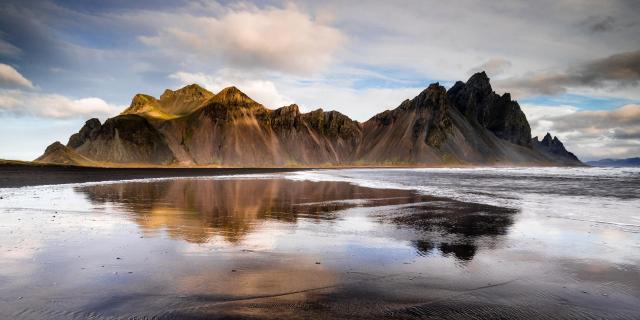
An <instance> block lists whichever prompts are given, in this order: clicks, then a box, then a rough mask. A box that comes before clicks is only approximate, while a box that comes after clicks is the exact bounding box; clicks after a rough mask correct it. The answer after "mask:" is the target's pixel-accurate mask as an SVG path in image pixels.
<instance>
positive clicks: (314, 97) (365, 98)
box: [282, 83, 424, 121]
mask: <svg viewBox="0 0 640 320" xmlns="http://www.w3.org/2000/svg"><path fill="white" fill-rule="evenodd" d="M422 90H424V88H360V89H357V88H352V87H345V86H340V85H332V84H321V83H312V84H309V85H304V86H303V85H299V84H296V85H291V86H283V89H282V91H283V92H286V93H287V95H289V96H291V97H292V98H293V99H294V100H295V102H296V103H297V104H299V105H300V106H301V108H302V110H303V111H311V110H314V109H317V108H322V109H324V110H325V111H328V110H336V111H339V112H341V113H343V114H345V115H347V116H349V117H351V118H352V119H354V120H358V121H366V120H368V119H369V118H371V117H373V116H374V115H376V114H377V113H380V112H382V111H385V110H387V109H395V108H396V107H398V106H399V105H400V103H401V102H402V101H404V100H406V99H411V98H413V97H415V96H417V95H418V94H419V93H420V92H421V91H422Z"/></svg>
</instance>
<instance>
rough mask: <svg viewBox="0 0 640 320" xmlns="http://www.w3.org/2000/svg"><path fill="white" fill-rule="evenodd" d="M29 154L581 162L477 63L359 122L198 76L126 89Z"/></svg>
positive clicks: (208, 160)
mask: <svg viewBox="0 0 640 320" xmlns="http://www.w3.org/2000/svg"><path fill="white" fill-rule="evenodd" d="M36 161H37V162H43V163H58V164H73V165H87V166H137V165H142V166H146V165H154V166H229V167H279V166H315V167H324V166H457V165H540V166H543V165H563V166H565V165H566V166H574V165H583V164H582V162H580V160H579V159H578V158H577V157H576V156H575V155H573V154H572V153H570V152H568V151H567V150H566V149H565V147H564V146H563V144H562V142H560V140H558V138H557V137H556V138H552V137H551V135H550V134H547V135H546V136H545V137H544V138H543V139H542V140H538V138H537V137H535V138H531V129H530V126H529V123H528V121H527V118H526V116H525V114H524V113H523V112H522V110H521V109H520V106H519V105H518V103H517V102H516V101H513V100H512V99H511V96H510V94H509V93H505V94H503V95H498V94H496V93H495V92H494V91H493V89H492V88H491V85H490V81H489V78H488V77H487V75H486V73H484V72H480V73H476V74H474V75H473V76H471V78H470V79H468V81H467V82H461V81H458V82H457V83H455V85H454V86H453V87H451V88H450V89H449V90H446V89H445V88H444V87H443V86H441V85H439V84H438V83H434V84H431V85H429V87H427V88H426V89H425V90H424V91H422V92H420V93H419V94H418V95H417V96H416V97H414V98H413V99H410V100H405V101H403V102H402V103H400V105H399V106H398V107H397V108H395V109H393V110H387V111H384V112H382V113H379V114H377V115H375V116H373V117H372V118H371V119H369V120H367V121H365V122H362V123H361V122H358V121H354V120H352V119H350V118H349V117H347V116H346V115H344V114H342V113H340V112H337V111H324V110H322V109H317V110H314V111H311V112H307V113H302V112H300V109H299V107H298V106H297V105H295V104H292V105H289V106H285V107H281V108H278V109H275V110H272V109H268V108H266V107H265V106H263V105H261V104H259V103H257V102H256V101H254V100H252V99H251V98H249V97H248V96H247V95H246V94H244V93H243V92H241V91H240V90H238V89H237V88H235V87H229V88H225V89H223V90H222V91H220V92H218V93H217V94H214V93H212V92H209V91H207V90H206V89H204V88H202V87H200V86H199V85H197V84H192V85H188V86H185V87H183V88H181V89H178V90H175V91H172V90H166V91H165V92H164V93H163V94H162V95H161V96H160V97H159V98H155V97H152V96H150V95H145V94H137V95H135V96H134V97H133V100H132V101H131V105H130V106H129V107H128V108H127V109H126V110H124V111H123V112H122V113H121V114H120V115H118V116H115V117H113V118H110V119H107V120H106V121H105V122H104V123H101V122H100V121H99V120H98V119H90V120H88V121H87V122H86V123H85V125H84V126H83V127H82V128H81V129H80V131H79V132H78V133H76V134H73V135H72V136H71V137H70V138H69V141H68V142H67V144H66V145H63V144H62V143H60V142H55V143H53V144H52V145H50V146H49V147H47V149H46V150H45V152H44V154H43V155H42V156H40V157H39V158H38V159H36Z"/></svg>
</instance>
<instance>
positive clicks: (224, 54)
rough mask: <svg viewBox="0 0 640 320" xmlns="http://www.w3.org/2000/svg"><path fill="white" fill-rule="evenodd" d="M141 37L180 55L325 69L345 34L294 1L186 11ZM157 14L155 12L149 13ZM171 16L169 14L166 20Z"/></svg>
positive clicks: (244, 65) (239, 64) (300, 70)
mask: <svg viewBox="0 0 640 320" xmlns="http://www.w3.org/2000/svg"><path fill="white" fill-rule="evenodd" d="M174 18H177V19H179V20H178V21H180V23H179V24H177V23H169V25H165V26H164V27H163V28H162V31H161V32H160V33H158V34H157V35H153V36H141V37H139V39H140V41H141V42H142V43H144V44H147V45H149V46H153V47H157V48H158V49H160V50H167V51H170V52H172V53H173V54H174V55H183V56H184V57H185V60H186V59H188V57H195V58H196V59H199V60H201V61H204V62H215V63H219V60H220V59H222V60H223V61H224V62H225V64H226V65H227V66H233V67H236V68H240V69H267V70H276V71H284V72H291V73H297V74H308V73H311V72H315V71H319V70H322V69H323V68H324V67H325V66H327V65H328V64H329V62H330V61H331V59H332V55H333V53H334V52H335V51H336V50H337V49H338V48H339V47H340V46H341V45H342V44H343V43H344V41H345V37H344V35H343V34H342V33H341V32H340V31H339V30H337V29H335V28H333V27H331V26H329V25H328V24H326V23H325V21H322V20H321V19H314V18H313V17H312V16H310V15H308V14H306V13H303V12H301V11H300V10H298V8H297V7H295V6H293V5H289V6H287V7H285V8H284V9H279V8H273V7H271V8H266V9H259V8H255V7H251V6H242V7H241V8H240V9H228V11H226V12H225V14H223V15H222V16H221V17H213V16H198V15H191V14H184V13H183V14H181V16H176V17H174ZM146 19H153V17H146ZM165 21H167V20H165Z"/></svg>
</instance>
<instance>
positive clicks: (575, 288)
mask: <svg viewBox="0 0 640 320" xmlns="http://www.w3.org/2000/svg"><path fill="white" fill-rule="evenodd" d="M545 170H547V169H545ZM549 170H551V169H549ZM554 170H555V171H554ZM483 172H484V173H483ZM545 172H547V171H544V170H543V171H541V172H538V173H536V174H535V175H528V176H525V177H523V176H516V178H513V179H512V178H510V177H511V176H512V175H505V174H502V173H501V169H483V170H480V171H471V173H467V172H466V171H465V172H458V171H455V170H454V171H452V172H451V173H446V172H445V173H442V172H440V171H437V170H436V172H435V173H434V172H432V171H428V170H409V169H406V170H384V169H380V170H368V171H367V170H332V171H309V172H303V173H298V174H295V175H280V174H273V175H265V176H246V177H245V178H235V177H225V178H211V179H204V178H202V179H200V178H196V179H182V178H177V179H165V180H149V181H123V182H116V183H96V184H84V185H82V184H80V185H59V186H46V187H33V188H31V187H30V188H19V189H11V190H7V189H5V190H0V213H1V214H0V228H2V229H1V230H2V231H3V232H0V318H1V319H5V318H6V319H86V318H95V319H130V318H140V319H147V318H149V319H151V318H153V319H211V318H222V319H229V318H235V319H238V318H241V319H246V318H250V319H251V318H260V319H262V318H268V319H282V318H298V319H326V318H339V319H343V318H350V319H351V318H356V319H358V318H359V319H381V318H399V319H412V318H443V319H461V318H462V319H464V318H508V319H531V318H544V319H551V318H619V319H636V318H637V315H638V314H640V307H639V306H640V300H639V298H638V297H640V295H638V293H639V292H640V291H639V290H640V269H639V268H638V266H639V265H640V256H639V255H638V250H636V249H637V248H638V245H639V244H640V236H639V235H640V233H638V232H637V231H638V228H639V227H638V225H637V224H636V223H635V222H634V221H635V220H633V219H636V218H637V217H636V216H637V214H635V212H637V211H636V210H635V208H637V204H638V200H636V198H633V199H618V198H606V197H603V196H598V195H597V194H593V193H589V194H588V195H589V196H588V197H581V198H577V197H576V196H575V195H574V194H573V193H572V194H563V193H562V192H555V190H554V189H553V188H551V189H550V188H543V187H542V186H546V185H551V186H556V187H555V188H560V187H558V186H557V184H550V183H548V181H549V179H556V180H558V179H559V178H558V177H556V176H557V174H558V172H557V169H553V170H551V173H550V176H549V174H547V173H545ZM353 176H356V177H355V178H356V179H354V178H353ZM300 177H303V178H304V179H299V178H300ZM607 177H609V176H607ZM623 178H624V177H623ZM323 179H336V180H338V181H336V180H323ZM340 179H351V180H353V181H350V182H353V184H352V183H349V182H346V181H344V180H340ZM625 179H627V178H625ZM311 180H313V181H311ZM522 180H526V181H522ZM592 180H593V179H592V178H591V177H590V176H585V174H584V173H581V174H580V175H572V176H571V179H564V180H563V181H565V182H564V184H563V185H562V188H565V187H567V185H568V188H570V189H571V190H574V191H572V192H577V191H576V190H580V188H579V186H581V185H585V184H589V183H591V185H594V186H595V182H593V181H592ZM585 181H586V182H585ZM588 181H591V182H588ZM599 181H605V182H607V181H617V180H615V179H599ZM625 181H626V180H625ZM402 183H412V184H413V185H417V186H426V187H428V188H429V189H428V190H431V191H434V193H433V194H438V193H437V192H435V191H437V189H442V190H445V191H447V192H451V191H452V190H453V191H460V190H470V191H472V192H473V193H472V195H473V196H474V197H475V196H477V195H478V194H481V195H482V196H481V197H480V199H481V200H492V199H494V198H495V200H496V201H494V202H491V203H493V204H494V205H489V204H491V203H487V202H482V203H484V204H482V203H472V202H463V201H457V200H452V199H448V198H443V197H433V196H427V195H425V194H426V192H424V191H423V193H420V192H418V191H413V190H416V188H414V189H413V190H408V189H410V188H407V190H400V189H377V188H371V187H365V185H366V186H376V185H388V186H395V187H402V186H403V185H402ZM601 183H604V182H601ZM461 185H462V186H464V188H463V189H460V190H458V189H459V188H460V186H461ZM618 185H619V186H621V188H622V189H621V190H623V191H624V190H630V189H629V188H628V186H629V185H633V182H629V183H626V182H625V183H622V184H616V185H608V186H606V185H603V186H602V188H604V189H606V188H609V189H608V190H611V189H612V188H613V189H614V190H615V188H618V187H616V186H618ZM433 186H435V187H433ZM506 186H516V187H518V186H520V188H521V189H518V192H517V193H513V192H511V193H508V194H507V195H503V194H502V193H501V190H503V189H504V188H507V187H506ZM524 186H532V187H531V188H532V190H536V192H534V193H527V192H525V191H523V190H522V188H523V187H524ZM447 188H448V189H447ZM418 190H419V189H418ZM545 190H551V191H553V194H540V193H539V192H542V191H545ZM563 190H564V189H563ZM590 190H595V189H590ZM538 191H539V192H538ZM585 192H587V191H585ZM454 194H455V193H454ZM458 199H461V198H458ZM502 203H505V204H509V205H504V206H500V204H502ZM585 203H587V204H588V205H587V206H585V205H584V204H585ZM598 203H603V204H606V206H601V207H597V206H596V205H595V204H598ZM600 221H602V222H600ZM5 231H6V232H5Z"/></svg>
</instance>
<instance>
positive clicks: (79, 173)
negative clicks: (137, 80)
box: [0, 163, 305, 188]
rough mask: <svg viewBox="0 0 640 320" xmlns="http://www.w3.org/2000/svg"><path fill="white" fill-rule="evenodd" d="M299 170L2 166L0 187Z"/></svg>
mask: <svg viewBox="0 0 640 320" xmlns="http://www.w3.org/2000/svg"><path fill="white" fill-rule="evenodd" d="M298 170H305V169H298V168H98V167H79V166H64V165H44V164H43V165H39V164H7V163H0V188H16V187H25V186H38V185H51V184H63V183H83V182H99V181H118V180H132V179H148V178H171V177H198V176H220V175H237V174H259V173H277V172H291V171H298Z"/></svg>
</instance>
